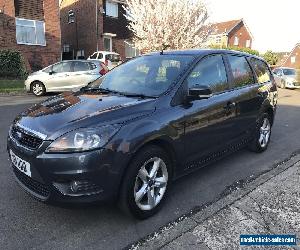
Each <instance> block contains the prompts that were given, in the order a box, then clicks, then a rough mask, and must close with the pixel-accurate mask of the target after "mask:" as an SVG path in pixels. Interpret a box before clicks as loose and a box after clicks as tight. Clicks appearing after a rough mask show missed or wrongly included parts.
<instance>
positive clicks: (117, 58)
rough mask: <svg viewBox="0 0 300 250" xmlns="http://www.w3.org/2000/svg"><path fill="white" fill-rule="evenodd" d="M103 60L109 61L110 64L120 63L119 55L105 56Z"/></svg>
mask: <svg viewBox="0 0 300 250" xmlns="http://www.w3.org/2000/svg"><path fill="white" fill-rule="evenodd" d="M105 60H109V61H111V62H119V61H121V58H120V56H119V55H115V54H108V55H106V56H105Z"/></svg>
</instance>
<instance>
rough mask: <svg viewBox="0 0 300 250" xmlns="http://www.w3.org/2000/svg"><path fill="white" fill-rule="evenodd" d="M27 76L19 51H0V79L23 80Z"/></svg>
mask: <svg viewBox="0 0 300 250" xmlns="http://www.w3.org/2000/svg"><path fill="white" fill-rule="evenodd" d="M26 76H27V71H26V67H25V62H24V59H23V57H22V55H21V53H20V52H19V51H15V50H0V78H16V79H24V78H26Z"/></svg>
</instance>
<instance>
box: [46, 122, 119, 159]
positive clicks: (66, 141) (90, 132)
mask: <svg viewBox="0 0 300 250" xmlns="http://www.w3.org/2000/svg"><path fill="white" fill-rule="evenodd" d="M119 129H120V126H112V125H108V126H103V127H98V128H81V129H78V130H74V131H71V132H69V133H67V134H65V135H63V136H61V137H59V138H57V139H56V140H55V141H53V142H52V143H51V144H50V145H49V146H48V148H47V149H46V152H48V153H58V152H82V151H88V150H92V149H96V148H101V147H103V146H104V145H106V144H107V143H108V142H109V140H110V139H111V138H112V137H113V136H114V135H115V134H116V133H117V132H118V130H119Z"/></svg>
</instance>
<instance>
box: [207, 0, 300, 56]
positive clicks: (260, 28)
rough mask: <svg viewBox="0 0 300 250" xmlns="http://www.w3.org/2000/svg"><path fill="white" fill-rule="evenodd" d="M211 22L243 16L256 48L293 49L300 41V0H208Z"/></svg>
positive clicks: (262, 50)
mask: <svg viewBox="0 0 300 250" xmlns="http://www.w3.org/2000/svg"><path fill="white" fill-rule="evenodd" d="M206 3H207V7H208V10H209V14H210V21H211V22H222V21H229V20H235V19H241V18H243V19H244V20H245V22H246V24H247V26H248V27H249V29H250V31H251V33H252V34H253V36H254V40H253V46H252V48H253V49H257V50H259V51H260V52H265V51H266V50H273V51H276V52H289V51H291V50H292V49H293V48H294V46H295V45H296V43H300V0H284V1H280V0H273V1H272V0H246V1H245V0H206Z"/></svg>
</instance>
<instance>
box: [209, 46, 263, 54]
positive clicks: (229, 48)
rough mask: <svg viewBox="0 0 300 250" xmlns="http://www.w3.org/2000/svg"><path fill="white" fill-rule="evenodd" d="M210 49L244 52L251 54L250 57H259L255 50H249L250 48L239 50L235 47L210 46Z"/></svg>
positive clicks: (239, 48)
mask: <svg viewBox="0 0 300 250" xmlns="http://www.w3.org/2000/svg"><path fill="white" fill-rule="evenodd" d="M210 48H212V49H227V50H237V51H241V52H245V53H248V54H252V55H255V56H259V52H258V51H257V50H254V49H250V48H241V47H237V46H232V47H225V46H221V47H220V46H218V45H212V46H210Z"/></svg>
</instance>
